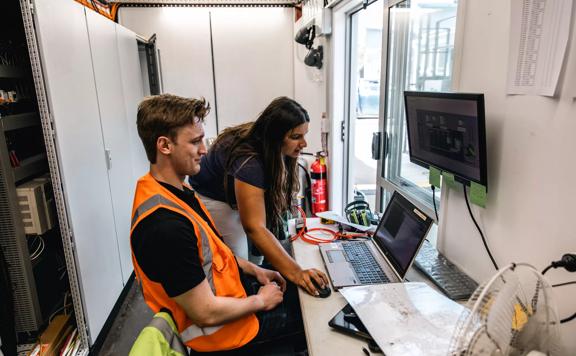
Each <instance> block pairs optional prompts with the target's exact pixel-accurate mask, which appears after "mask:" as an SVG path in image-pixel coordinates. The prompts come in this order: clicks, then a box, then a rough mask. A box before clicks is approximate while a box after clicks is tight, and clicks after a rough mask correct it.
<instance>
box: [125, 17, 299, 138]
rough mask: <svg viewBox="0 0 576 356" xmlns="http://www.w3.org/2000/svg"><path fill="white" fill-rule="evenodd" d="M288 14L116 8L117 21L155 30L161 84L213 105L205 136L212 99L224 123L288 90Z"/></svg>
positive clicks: (242, 118) (210, 129)
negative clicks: (160, 65)
mask: <svg viewBox="0 0 576 356" xmlns="http://www.w3.org/2000/svg"><path fill="white" fill-rule="evenodd" d="M210 16H211V21H212V40H213V41H212V42H213V51H214V71H213V69H212V54H211V43H210V38H211V36H210V26H209V22H210ZM293 16H294V14H293V9H292V8H283V7H245V8H240V7H232V8H217V7H154V8H121V9H120V12H119V22H120V23H121V24H122V25H124V26H126V27H128V28H130V29H131V30H133V31H135V32H137V33H139V34H140V35H143V36H145V37H148V36H150V35H152V34H153V33H156V35H157V46H158V48H159V49H160V57H161V58H160V60H161V64H162V79H163V84H164V92H166V93H172V94H176V95H181V96H187V97H200V96H204V97H205V98H206V99H207V100H208V101H209V102H210V103H211V105H212V111H211V112H210V114H209V116H208V117H207V119H206V120H205V122H206V126H205V130H206V136H207V137H214V136H216V106H217V110H218V128H219V130H222V129H223V128H225V127H229V126H233V125H236V124H238V123H241V122H246V121H251V120H254V119H256V117H257V116H258V114H259V113H260V112H261V111H262V110H264V108H265V107H266V106H267V105H268V104H269V103H270V102H271V101H272V99H274V98H276V97H278V96H288V97H294V80H293V78H294V64H293V55H292V53H293V41H292V33H293ZM214 81H215V82H216V98H215V96H214V92H215V90H214ZM216 99H217V102H216Z"/></svg>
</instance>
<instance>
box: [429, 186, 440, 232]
mask: <svg viewBox="0 0 576 356" xmlns="http://www.w3.org/2000/svg"><path fill="white" fill-rule="evenodd" d="M431 188H432V204H434V214H436V222H437V223H440V218H438V209H437V208H436V187H435V186H433V185H432V186H431Z"/></svg>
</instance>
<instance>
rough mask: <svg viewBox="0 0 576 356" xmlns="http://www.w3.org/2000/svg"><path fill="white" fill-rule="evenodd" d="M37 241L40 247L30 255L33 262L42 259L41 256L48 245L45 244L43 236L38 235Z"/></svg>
mask: <svg viewBox="0 0 576 356" xmlns="http://www.w3.org/2000/svg"><path fill="white" fill-rule="evenodd" d="M37 240H38V246H37V247H36V249H35V250H34V252H32V253H31V254H30V260H32V261H34V260H35V259H37V258H38V257H40V255H42V252H44V248H45V247H46V244H45V243H44V239H43V238H42V236H40V235H38V236H37Z"/></svg>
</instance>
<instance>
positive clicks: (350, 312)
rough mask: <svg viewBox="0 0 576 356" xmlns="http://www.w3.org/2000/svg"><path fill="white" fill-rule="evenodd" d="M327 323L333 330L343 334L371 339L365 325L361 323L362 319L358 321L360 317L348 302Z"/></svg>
mask: <svg viewBox="0 0 576 356" xmlns="http://www.w3.org/2000/svg"><path fill="white" fill-rule="evenodd" d="M328 325H329V326H330V327H332V328H333V329H334V330H337V331H340V332H342V333H344V334H347V335H353V336H358V337H361V338H363V339H366V340H372V337H371V336H370V334H369V333H368V330H366V327H365V326H364V324H362V321H360V318H358V316H357V315H356V313H355V312H354V309H352V307H351V306H350V304H346V306H344V308H342V310H340V311H339V312H338V314H336V315H335V316H334V317H333V318H332V319H331V320H330V321H329V322H328Z"/></svg>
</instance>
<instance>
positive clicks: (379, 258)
mask: <svg viewBox="0 0 576 356" xmlns="http://www.w3.org/2000/svg"><path fill="white" fill-rule="evenodd" d="M431 226H432V219H431V218H430V217H428V216H427V215H426V214H424V213H423V212H422V211H421V210H420V209H418V208H417V207H416V206H414V204H412V203H411V202H410V201H408V199H406V198H404V197H403V196H402V195H401V194H400V193H398V192H394V194H393V195H392V199H391V200H390V203H389V204H388V206H387V207H386V211H385V212H384V215H383V216H382V219H381V220H380V223H379V224H378V227H377V228H376V231H375V232H374V235H373V237H372V239H366V240H352V241H337V242H330V243H325V244H320V245H319V247H320V254H321V255H322V260H323V261H324V265H325V266H326V270H327V271H328V275H329V276H330V279H331V281H332V286H333V287H334V289H335V290H337V289H340V288H342V287H349V286H359V285H365V284H380V283H389V282H392V283H394V282H402V281H403V280H404V277H405V276H406V273H407V272H408V269H409V268H410V266H411V265H412V263H413V262H414V259H415V257H416V255H417V254H418V250H419V249H420V246H421V245H422V242H423V241H424V239H425V237H426V235H427V234H428V231H429V230H430V227H431Z"/></svg>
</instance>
